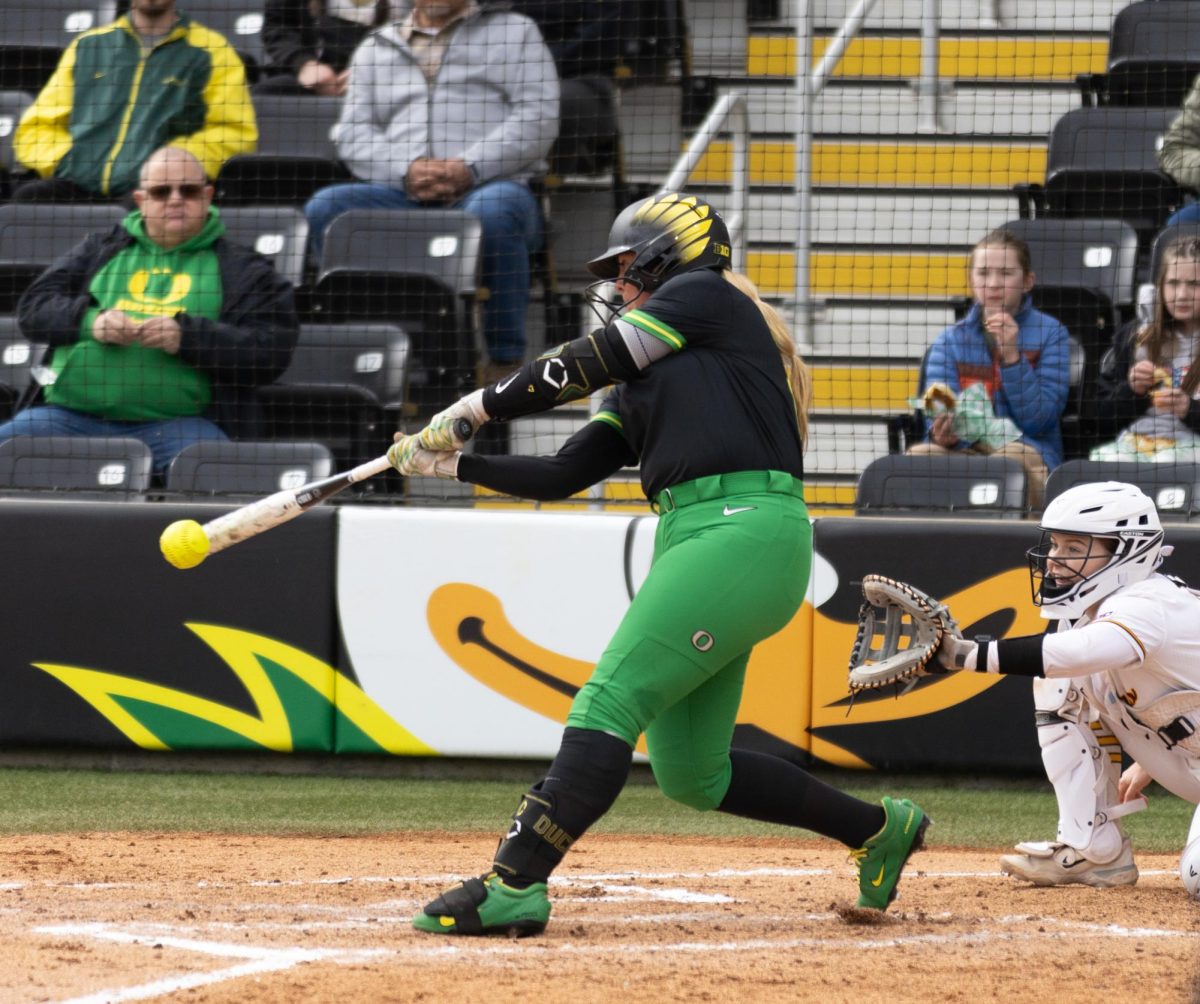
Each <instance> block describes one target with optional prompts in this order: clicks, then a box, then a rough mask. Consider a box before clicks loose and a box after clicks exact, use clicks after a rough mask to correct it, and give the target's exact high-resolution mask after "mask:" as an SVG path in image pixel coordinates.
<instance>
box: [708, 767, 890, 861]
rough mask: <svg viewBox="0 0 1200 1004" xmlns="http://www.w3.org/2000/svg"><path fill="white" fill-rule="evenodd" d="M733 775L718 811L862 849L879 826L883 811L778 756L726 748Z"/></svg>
mask: <svg viewBox="0 0 1200 1004" xmlns="http://www.w3.org/2000/svg"><path fill="white" fill-rule="evenodd" d="M729 759H730V760H731V761H732V763H733V777H732V778H731V779H730V782H729V790H728V791H727V792H726V793H725V797H724V799H722V800H721V804H720V805H719V806H717V809H718V811H720V812H728V813H730V814H731V815H734V816H745V817H746V818H748V819H758V820H761V821H762V822H765V823H782V824H783V825H785V826H800V827H803V828H804V829H806V830H812V831H813V832H814V833H819V834H821V835H822V836H825V837H832V838H833V839H834V840H840V841H841V842H842V843H843V844H845V845H846V846H847V847H862V846H863V844H864V843H866V841H867V838H868V837H871V836H874V835H875V834H876V833H878V832H879V830H880V828H881V827H882V826H883V823H884V813H883V808H882V807H881V806H879V805H872V804H871V803H870V802H864V801H862V800H861V799H857V798H854V797H853V796H852V795H847V794H846V793H845V792H842V791H838V790H837V788H833V787H830V786H829V785H827V784H825V783H824V782H823V781H819V780H817V778H815V777H813V776H812V775H811V774H809V773H808V771H806V770H804V769H803V768H802V767H797V766H796V765H795V764H793V763H789V762H788V761H787V760H784V759H782V758H781V757H777V756H770V755H768V754H766V753H753V752H750V751H749V750H730V752H729Z"/></svg>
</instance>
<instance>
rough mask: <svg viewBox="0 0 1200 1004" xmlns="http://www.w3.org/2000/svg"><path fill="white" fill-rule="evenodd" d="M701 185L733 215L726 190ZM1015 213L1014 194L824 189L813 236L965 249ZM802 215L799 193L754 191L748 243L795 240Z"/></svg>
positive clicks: (825, 241)
mask: <svg viewBox="0 0 1200 1004" xmlns="http://www.w3.org/2000/svg"><path fill="white" fill-rule="evenodd" d="M698 191H701V192H702V193H703V194H704V196H705V198H707V199H708V200H709V201H710V202H712V204H713V205H714V206H716V207H717V209H719V210H720V211H722V212H723V213H725V215H726V219H728V218H729V214H730V212H732V210H733V208H734V207H733V205H732V204H731V202H730V197H729V194H728V193H727V192H725V191H711V190H705V189H703V188H700V189H698ZM1016 217H1017V203H1016V199H1014V198H1013V197H1012V196H1011V195H999V194H983V195H970V194H958V193H950V194H946V195H939V194H930V193H924V192H922V193H907V192H899V193H874V192H847V193H835V192H828V191H822V192H817V193H815V194H814V196H813V213H812V241H813V244H814V246H816V247H820V246H822V245H828V246H835V245H836V246H838V247H847V246H851V245H861V246H863V247H912V246H921V245H930V244H936V245H950V246H954V247H961V248H962V249H963V252H964V254H965V253H966V250H967V249H968V248H971V247H973V246H974V245H975V242H976V241H978V240H979V238H980V237H981V236H982V235H983V234H985V233H987V232H988V231H990V230H993V229H994V228H996V227H998V226H1000V225H1001V224H1003V223H1006V222H1008V221H1009V220H1013V219H1016ZM799 220H800V217H799V212H798V210H797V208H796V196H795V194H794V193H792V192H752V193H751V194H750V213H749V229H748V231H747V233H746V239H747V241H748V244H749V245H750V246H754V245H772V244H773V245H779V244H791V243H793V242H794V241H795V239H796V233H797V231H798V230H799Z"/></svg>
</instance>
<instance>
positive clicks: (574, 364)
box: [483, 330, 636, 419]
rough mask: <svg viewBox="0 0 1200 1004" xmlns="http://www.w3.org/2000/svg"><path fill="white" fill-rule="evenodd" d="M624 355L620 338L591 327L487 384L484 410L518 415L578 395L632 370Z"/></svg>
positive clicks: (624, 376) (504, 415) (503, 415)
mask: <svg viewBox="0 0 1200 1004" xmlns="http://www.w3.org/2000/svg"><path fill="white" fill-rule="evenodd" d="M623 355H624V356H625V357H626V358H622V356H623ZM627 357H628V351H627V350H625V349H624V347H623V346H622V345H621V344H620V343H619V342H617V343H614V342H613V341H612V340H611V339H609V338H607V337H606V335H605V332H604V331H602V330H597V331H593V332H592V333H591V334H590V335H584V336H583V337H582V338H576V339H574V340H573V341H570V342H564V343H563V344H562V345H557V346H555V347H554V348H552V349H548V350H547V351H545V352H543V353H542V354H541V355H540V356H538V357H537V358H536V359H534V360H533V361H532V362H529V363H526V364H525V365H524V366H522V367H521V368H520V369H519V370H517V371H516V372H515V373H512V374H510V375H509V376H507V377H505V378H504V379H503V380H500V381H497V382H496V383H495V384H493V385H492V386H491V387H488V388H487V389H486V390H485V391H484V392H483V407H484V410H485V411H486V412H487V413H488V415H490V416H491V417H492V418H499V419H506V418H520V417H521V416H522V415H533V414H536V413H538V412H541V411H549V410H550V409H551V408H554V407H556V406H557V405H560V404H565V403H566V402H568V401H577V400H579V399H580V398H584V397H587V396H588V395H589V394H591V393H592V392H593V391H594V390H596V389H597V388H598V387H607V386H608V385H609V384H612V383H616V382H617V381H620V380H625V379H628V378H629V377H630V376H631V375H632V374H633V373H635V372H636V368H635V367H634V366H633V363H632V361H631V360H630V359H628V358H627Z"/></svg>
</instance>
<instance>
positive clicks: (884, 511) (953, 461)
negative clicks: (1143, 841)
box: [854, 454, 1026, 519]
mask: <svg viewBox="0 0 1200 1004" xmlns="http://www.w3.org/2000/svg"><path fill="white" fill-rule="evenodd" d="M1025 488H1026V476H1025V468H1024V467H1022V466H1021V464H1020V462H1019V461H1017V460H1014V459H1012V458H1011V457H996V456H991V457H984V456H974V455H964V456H909V455H906V454H889V455H888V456H884V457H877V458H876V459H875V460H872V461H871V462H870V463H869V464H868V465H867V466H866V468H865V469H864V470H863V472H862V474H861V475H860V476H859V479H858V490H857V494H856V497H855V501H854V509H855V512H856V514H857V515H859V516H930V515H946V516H969V517H975V516H1004V517H1007V518H1010V519H1019V518H1021V517H1022V516H1024V515H1025V512H1026V508H1025Z"/></svg>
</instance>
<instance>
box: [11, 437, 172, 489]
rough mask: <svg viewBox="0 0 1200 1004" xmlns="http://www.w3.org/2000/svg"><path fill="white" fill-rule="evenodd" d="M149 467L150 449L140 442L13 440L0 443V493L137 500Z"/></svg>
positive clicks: (146, 486) (117, 439) (111, 439)
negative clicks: (66, 494) (46, 493)
mask: <svg viewBox="0 0 1200 1004" xmlns="http://www.w3.org/2000/svg"><path fill="white" fill-rule="evenodd" d="M152 463H153V460H152V457H151V455H150V448H149V447H148V446H146V444H145V443H143V442H142V441H141V440H139V439H128V438H125V437H120V436H115V437H97V438H91V437H86V436H14V437H13V438H11V439H6V440H3V441H2V442H0V491H6V492H8V491H12V490H16V491H19V492H28V491H43V492H45V491H54V492H64V493H66V492H70V493H71V495H72V497H80V498H82V497H89V498H92V497H100V498H111V499H120V500H123V501H128V500H140V499H144V498H145V493H146V491H147V490H148V489H149V487H150V474H151V467H152Z"/></svg>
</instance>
